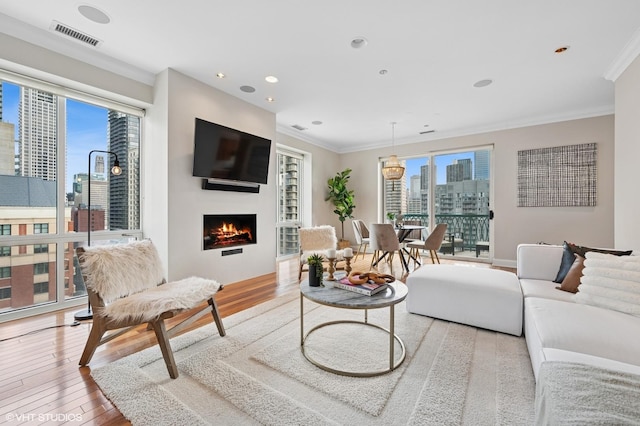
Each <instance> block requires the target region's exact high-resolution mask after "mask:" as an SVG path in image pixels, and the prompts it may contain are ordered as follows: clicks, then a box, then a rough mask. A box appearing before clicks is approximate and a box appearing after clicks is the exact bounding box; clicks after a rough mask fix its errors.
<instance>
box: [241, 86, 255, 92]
mask: <svg viewBox="0 0 640 426" xmlns="http://www.w3.org/2000/svg"><path fill="white" fill-rule="evenodd" d="M240 90H242V91H243V92H245V93H253V92H255V91H256V88H255V87H251V86H240Z"/></svg>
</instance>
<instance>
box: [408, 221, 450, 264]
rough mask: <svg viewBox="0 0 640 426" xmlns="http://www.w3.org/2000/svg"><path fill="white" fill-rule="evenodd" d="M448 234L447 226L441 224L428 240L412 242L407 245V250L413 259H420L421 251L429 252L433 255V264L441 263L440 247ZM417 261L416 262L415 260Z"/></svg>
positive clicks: (434, 229)
mask: <svg viewBox="0 0 640 426" xmlns="http://www.w3.org/2000/svg"><path fill="white" fill-rule="evenodd" d="M446 232H447V224H446V223H439V224H437V225H436V227H435V228H433V232H431V234H429V236H428V237H427V239H426V240H424V241H412V242H410V243H407V246H406V247H407V248H408V249H409V250H410V253H411V257H412V258H414V259H419V258H420V250H429V254H430V255H431V262H432V263H436V260H437V261H438V263H440V258H439V257H438V250H440V246H441V245H442V242H443V240H444V234H445V233H446ZM414 261H415V260H414Z"/></svg>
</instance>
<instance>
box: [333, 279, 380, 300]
mask: <svg viewBox="0 0 640 426" xmlns="http://www.w3.org/2000/svg"><path fill="white" fill-rule="evenodd" d="M333 286H334V287H335V288H341V289H343V290H348V291H353V292H354V293H360V294H364V295H365V296H372V295H374V294H376V293H380V292H381V291H384V290H385V289H386V288H387V284H376V283H374V282H371V281H369V282H366V283H364V284H352V283H351V281H349V278H348V277H344V278H340V279H337V280H336V281H335V282H334V283H333Z"/></svg>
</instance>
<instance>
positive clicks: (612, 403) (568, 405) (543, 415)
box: [535, 361, 640, 425]
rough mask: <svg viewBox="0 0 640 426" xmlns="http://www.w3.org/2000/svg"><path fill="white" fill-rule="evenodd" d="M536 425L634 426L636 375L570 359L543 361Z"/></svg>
mask: <svg viewBox="0 0 640 426" xmlns="http://www.w3.org/2000/svg"><path fill="white" fill-rule="evenodd" d="M535 410H536V423H535V424H536V425H637V424H638V423H639V421H640V420H639V419H640V376H639V375H636V374H630V373H623V372H620V371H615V370H608V369H604V368H599V367H593V366H590V365H586V364H577V363H570V362H550V361H547V362H544V363H542V365H541V366H540V372H539V374H538V384H537V386H536V402H535Z"/></svg>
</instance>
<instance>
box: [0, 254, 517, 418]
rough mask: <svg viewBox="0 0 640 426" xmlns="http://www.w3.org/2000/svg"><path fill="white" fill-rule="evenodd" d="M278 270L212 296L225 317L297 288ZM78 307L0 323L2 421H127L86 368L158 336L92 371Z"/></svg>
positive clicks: (120, 342) (134, 341)
mask: <svg viewBox="0 0 640 426" xmlns="http://www.w3.org/2000/svg"><path fill="white" fill-rule="evenodd" d="M423 259H424V260H426V261H427V262H429V260H427V259H426V258H423ZM370 262H371V255H368V256H367V257H365V259H361V258H360V260H358V261H357V262H354V264H353V268H354V270H355V271H368V270H369V265H370ZM442 263H464V264H468V265H471V266H476V267H489V265H487V264H483V263H470V262H464V261H462V260H458V259H457V260H443V261H442ZM276 269H277V270H276V273H275V274H269V275H265V276H262V277H257V278H253V279H250V280H247V281H243V282H239V283H235V284H230V285H227V286H225V288H224V290H223V291H221V292H219V293H218V294H217V295H216V301H217V303H218V308H219V310H220V314H221V315H222V317H223V318H224V317H227V316H229V315H232V314H234V313H236V312H239V311H242V310H244V309H248V308H250V307H252V306H255V305H257V304H259V303H262V302H265V301H267V300H271V299H273V298H275V297H278V296H279V295H281V294H283V293H284V292H287V291H294V290H295V288H296V287H297V284H298V283H297V275H298V265H297V262H296V261H285V262H279V263H278V265H277V267H276ZM501 269H505V268H501ZM378 270H379V271H380V272H384V273H393V274H394V275H395V276H396V277H397V278H398V279H401V280H404V279H405V278H406V274H403V271H402V268H401V266H400V261H399V259H397V258H396V259H395V261H394V263H393V272H392V270H391V268H390V265H389V264H387V263H386V262H383V263H382V264H381V265H380V266H379V268H378ZM303 277H304V275H303ZM78 310H79V309H78V308H73V309H68V310H64V311H58V312H55V313H50V314H43V315H38V316H35V317H31V318H27V319H21V320H16V321H11V322H7V323H4V324H2V325H1V326H0V372H1V373H0V424H61V423H62V422H61V420H67V421H68V422H69V423H70V424H76V425H80V424H96V425H127V424H130V423H129V422H128V421H127V420H126V419H125V418H124V417H123V416H122V414H121V413H120V412H119V411H118V409H117V408H116V407H115V406H114V405H113V404H111V402H110V401H109V400H108V399H107V398H105V397H104V395H103V394H102V392H101V391H100V389H99V388H98V386H97V385H96V384H95V383H94V381H93V379H92V378H91V375H90V371H91V370H90V369H91V368H95V367H99V366H101V365H104V364H107V363H109V362H112V361H114V360H116V359H119V358H122V357H124V356H127V355H129V354H132V353H135V352H138V351H140V350H142V349H145V348H147V347H150V346H153V345H155V344H156V340H155V335H154V333H153V331H147V330H146V328H145V327H144V326H140V327H137V328H135V329H133V330H132V331H130V332H128V333H127V334H125V335H124V336H122V337H119V338H117V339H115V340H113V341H112V342H109V343H107V344H105V345H103V346H101V347H100V348H98V350H97V351H96V353H95V355H94V356H93V359H92V360H91V363H90V366H89V367H79V366H78V360H79V358H80V354H81V353H82V350H83V348H84V344H85V342H86V339H87V336H88V335H89V331H90V328H91V322H90V321H84V322H82V324H80V325H78V326H71V324H72V323H73V322H74V318H73V314H74V313H75V312H76V311H78ZM179 319H180V318H176V319H174V321H178V320H179ZM208 323H213V320H212V318H211V316H207V317H205V318H204V319H202V320H200V321H199V322H197V323H196V324H194V325H193V326H192V327H191V329H193V328H197V327H201V326H203V325H207V326H211V327H215V325H214V324H208ZM169 324H171V322H169ZM39 330H40V331H39ZM18 336H19V337H18ZM11 416H14V417H13V418H12V417H11ZM20 416H21V417H20ZM27 418H28V419H29V420H30V421H29V422H27V421H26V420H27ZM12 419H13V421H11V420H12ZM80 419H81V420H80Z"/></svg>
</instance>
